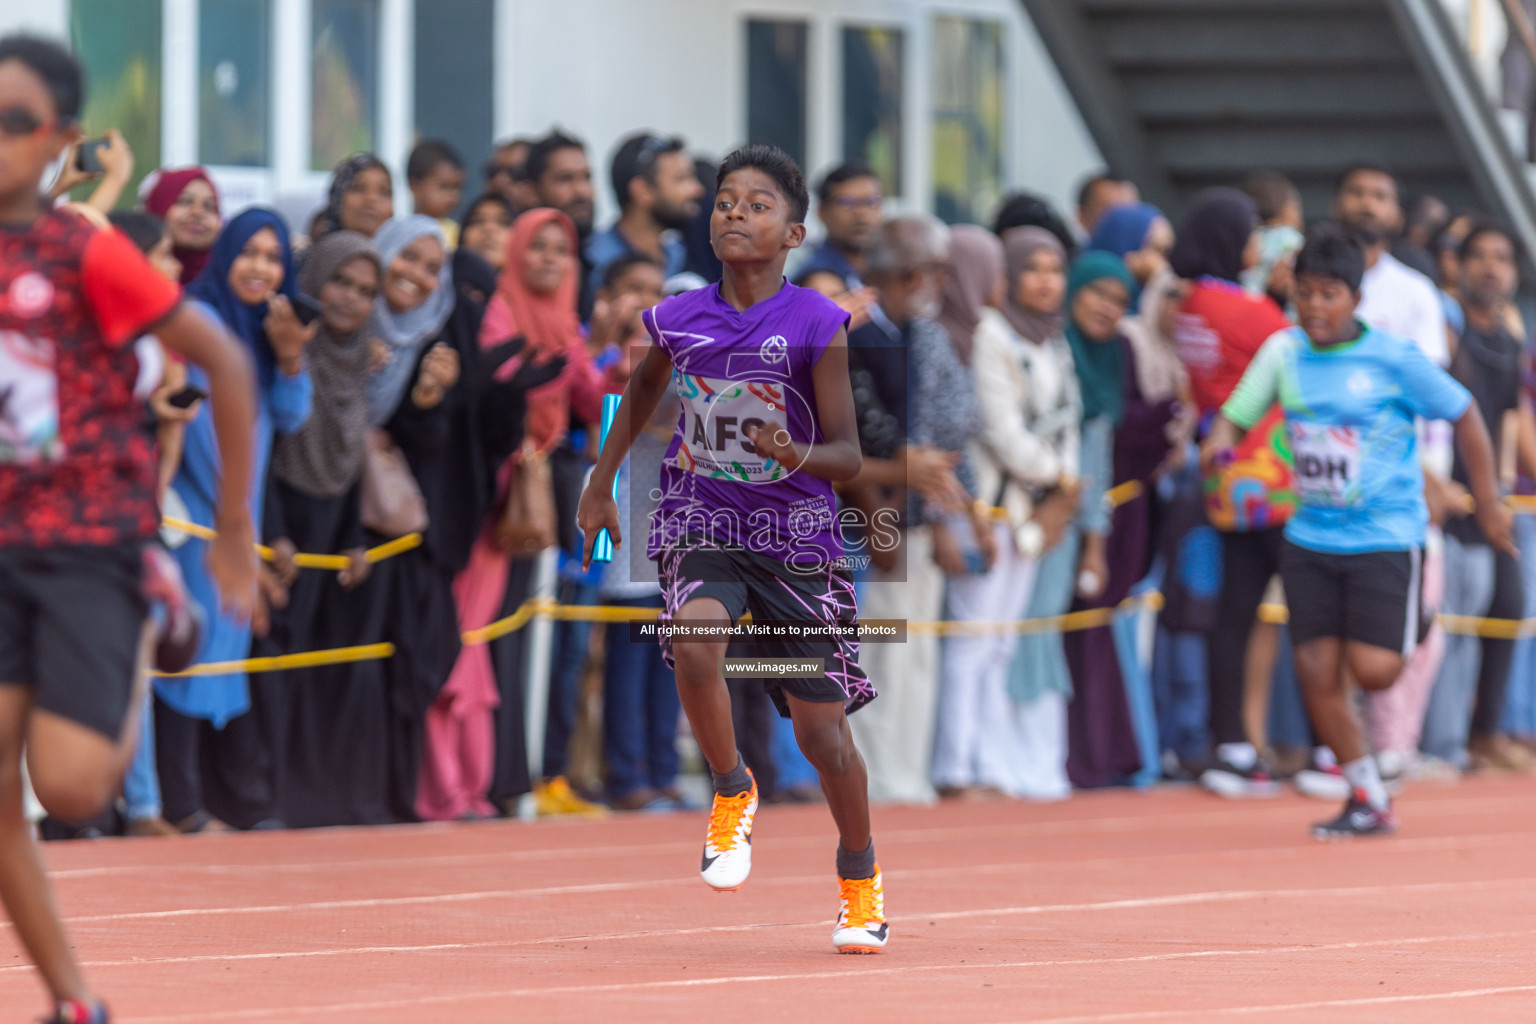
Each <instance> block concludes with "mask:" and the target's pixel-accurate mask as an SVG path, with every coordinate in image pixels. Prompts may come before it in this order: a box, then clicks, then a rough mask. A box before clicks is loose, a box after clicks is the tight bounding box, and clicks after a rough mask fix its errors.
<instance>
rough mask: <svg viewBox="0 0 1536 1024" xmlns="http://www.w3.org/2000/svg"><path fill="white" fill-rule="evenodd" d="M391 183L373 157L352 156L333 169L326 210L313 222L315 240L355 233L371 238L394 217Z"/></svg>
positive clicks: (388, 175) (385, 169) (387, 168)
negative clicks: (331, 234) (340, 232)
mask: <svg viewBox="0 0 1536 1024" xmlns="http://www.w3.org/2000/svg"><path fill="white" fill-rule="evenodd" d="M394 188H395V186H394V179H393V177H392V176H391V175H390V173H389V167H388V166H386V165H385V163H384V161H382V160H380V159H379V158H378V157H377V156H375V155H373V154H372V153H354V154H353V155H352V156H349V157H347V158H346V159H345V160H343V161H342V162H341V163H339V164H337V165H336V170H335V172H334V173H332V175H331V187H330V190H329V192H327V194H326V200H325V210H324V212H323V213H322V214H321V215H320V217H319V218H318V219H317V220H316V221H315V225H314V240H318V239H320V238H323V237H324V236H325V235H327V234H329V233H331V232H332V231H356V232H357V233H358V234H360V235H362V236H363V237H364V238H372V237H373V236H374V235H376V234H377V233H378V231H379V229H380V228H381V227H383V226H384V224H385V223H386V222H387V221H388V220H389V219H390V218H391V217H393V216H394V215H395V191H394Z"/></svg>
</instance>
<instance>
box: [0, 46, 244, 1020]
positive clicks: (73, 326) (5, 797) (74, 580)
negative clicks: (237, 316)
mask: <svg viewBox="0 0 1536 1024" xmlns="http://www.w3.org/2000/svg"><path fill="white" fill-rule="evenodd" d="M83 94H84V83H83V78H82V75H81V71H80V66H79V64H77V63H76V61H75V59H74V57H72V56H71V55H70V54H69V53H68V52H67V51H65V50H64V49H62V48H61V47H59V46H58V45H57V44H55V43H51V42H47V41H45V40H41V39H38V38H35V37H31V36H25V35H12V36H7V37H5V38H3V39H0V224H4V225H5V228H6V230H5V231H3V232H0V294H3V295H5V296H6V297H7V301H6V303H5V304H4V306H3V307H0V382H3V388H0V898H3V900H4V903H5V908H6V911H7V912H8V914H9V915H10V918H11V921H12V923H13V924H14V925H15V927H16V932H17V935H18V938H20V940H21V942H22V944H23V946H25V948H26V949H27V951H28V953H29V954H30V955H31V957H32V959H33V960H34V961H35V962H36V964H37V966H38V969H39V970H40V971H41V973H42V975H43V980H44V982H45V984H46V985H47V987H48V990H49V992H50V993H51V995H52V997H53V998H54V1000H55V1001H56V1007H55V1010H54V1015H53V1017H52V1018H50V1019H51V1020H53V1021H58V1022H61V1024H62V1022H67V1024H104V1022H106V1021H107V1019H108V1017H107V1011H106V1009H105V1007H104V1006H103V1005H102V1004H101V1003H100V1002H98V1001H97V1000H96V999H95V998H94V996H93V995H92V993H91V990H90V988H89V986H88V985H87V984H86V982H85V979H84V977H83V976H82V974H81V972H80V966H79V963H78V961H77V959H76V957H75V953H74V951H73V950H72V949H71V947H70V943H69V938H68V936H67V935H66V934H65V931H64V925H63V921H62V920H61V918H60V915H59V911H58V908H57V906H56V904H55V903H54V900H53V895H52V892H51V888H50V886H49V884H48V879H47V876H46V875H45V873H44V871H43V866H42V862H41V860H40V859H39V857H38V852H37V849H36V847H35V846H34V844H33V841H32V837H31V832H30V828H29V826H28V824H27V822H26V819H25V816H24V812H23V797H22V771H21V765H22V756H23V742H24V741H25V756H26V760H27V767H28V772H29V775H30V778H31V782H32V786H33V788H34V790H35V791H36V793H37V796H38V798H39V799H40V800H41V802H42V803H43V805H44V806H45V807H46V808H47V809H48V810H49V812H50V813H51V814H53V815H55V816H56V817H59V818H62V819H65V820H79V819H83V818H88V817H90V816H92V815H94V814H96V813H97V812H98V811H100V810H101V808H102V807H103V806H105V804H106V803H107V802H108V801H109V800H111V799H112V797H113V795H114V794H115V793H116V792H117V788H118V785H119V784H120V782H121V780H122V776H123V769H124V767H125V766H126V764H127V763H128V759H129V757H130V756H131V755H132V752H133V749H134V744H135V741H136V738H137V732H138V717H139V710H140V707H141V704H142V697H143V692H144V686H145V682H146V676H145V667H146V662H147V658H148V652H149V646H150V645H149V643H148V640H149V639H150V632H149V630H148V628H147V626H146V622H147V618H148V604H149V597H148V595H147V594H146V592H145V590H146V575H147V574H146V569H145V561H144V552H145V550H146V548H147V546H148V545H149V544H151V543H152V541H153V538H154V535H155V531H156V528H157V526H158V521H159V510H158V508H157V507H156V501H155V483H156V480H155V455H154V447H153V443H152V441H151V439H150V437H149V434H148V433H147V432H146V431H145V430H144V429H143V418H144V409H143V405H142V404H141V402H139V401H138V400H136V399H135V398H134V394H133V388H134V383H135V381H136V379H137V378H138V375H139V365H138V359H137V358H135V357H134V353H133V347H132V345H133V342H134V341H135V340H136V339H138V338H139V337H141V336H142V335H144V334H146V333H151V332H152V333H153V334H154V335H155V336H156V337H157V338H159V340H160V342H161V343H162V344H163V345H165V347H166V348H168V349H169V350H171V351H172V352H174V353H178V354H180V355H182V356H184V357H186V358H188V359H190V360H192V361H193V362H195V363H197V364H199V365H201V366H203V367H204V368H205V369H206V370H207V374H208V380H209V387H210V390H211V391H212V392H213V393H214V395H215V396H216V398H217V420H218V423H217V426H218V433H219V448H220V457H221V458H222V460H223V464H224V466H225V467H226V469H227V472H226V473H225V474H224V479H223V485H222V488H221V493H220V495H219V502H220V514H219V516H218V519H217V523H216V526H217V529H218V539H217V540H216V541H214V543H213V544H212V546H211V547H210V549H209V568H210V571H211V573H212V575H213V577H214V579H215V580H216V581H217V582H218V585H219V591H220V593H221V594H222V596H223V599H224V601H225V602H226V604H227V606H228V608H229V610H230V611H231V612H232V613H234V614H238V615H242V616H249V615H250V613H251V610H252V607H253V604H254V600H255V589H256V559H255V553H254V549H253V544H254V539H255V538H254V531H253V529H252V526H251V520H250V516H249V514H248V512H247V510H246V498H247V492H248V491H249V488H250V482H251V476H252V461H251V460H252V438H251V423H252V421H253V420H254V419H255V408H254V405H253V400H252V395H253V386H252V381H251V369H250V365H249V361H248V359H247V358H246V357H245V355H244V353H243V352H242V351H241V350H240V348H239V347H238V346H237V345H236V344H235V343H234V341H233V340H232V339H230V338H229V337H228V335H226V334H225V333H224V332H222V331H220V330H218V329H217V328H216V327H215V326H213V325H212V324H210V323H209V322H208V321H207V320H206V319H205V318H203V317H202V316H200V315H198V314H197V313H196V312H194V311H192V310H190V309H188V308H187V307H185V306H184V305H183V304H182V301H181V292H180V289H179V288H178V287H177V285H176V284H175V283H174V282H172V281H168V280H166V279H165V278H164V277H163V276H161V275H160V274H158V273H156V272H155V271H154V270H153V269H152V268H151V267H150V265H149V264H148V262H146V261H145V259H144V257H143V256H142V255H141V254H140V253H139V252H138V250H137V249H135V248H134V246H133V243H131V242H130V241H128V239H127V238H125V237H124V236H123V235H122V234H120V233H118V232H115V231H99V230H96V229H95V228H94V227H92V226H91V225H90V224H88V223H87V222H85V221H83V220H80V219H77V218H75V217H71V216H69V215H68V214H61V213H56V212H53V211H51V210H49V209H47V207H46V206H45V204H44V202H43V199H42V196H41V195H40V194H39V191H38V186H39V182H40V180H41V179H42V176H43V172H44V170H45V169H46V168H47V167H48V165H49V164H50V163H51V162H53V161H54V160H56V159H57V158H58V156H59V154H61V153H62V152H64V150H65V149H66V148H67V147H68V146H69V145H70V144H71V143H72V142H74V141H75V140H76V139H78V138H79V137H80V134H81V133H80V129H79V126H78V123H77V120H76V119H77V118H78V117H79V113H80V108H81V106H82V104H83V102H84V95H83Z"/></svg>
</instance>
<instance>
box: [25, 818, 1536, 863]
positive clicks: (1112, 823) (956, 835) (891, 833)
mask: <svg viewBox="0 0 1536 1024" xmlns="http://www.w3.org/2000/svg"><path fill="white" fill-rule="evenodd" d="M1505 803H1507V801H1501V806H1502V805H1503V804H1505ZM1254 817H1255V816H1253V815H1249V814H1245V813H1242V812H1237V811H1233V810H1231V809H1226V810H1223V811H1199V812H1192V813H1189V814H1170V815H1166V816H1163V817H1157V818H1141V817H1120V818H1099V819H1091V820H1089V821H1044V822H1005V823H1000V824H996V825H972V826H965V827H955V828H942V827H939V828H920V829H889V830H887V831H884V832H880V831H878V830H877V834H878V835H879V837H880V844H881V846H882V848H885V849H889V848H890V847H891V846H894V845H897V844H899V843H905V842H912V843H931V842H985V841H987V840H1004V839H1032V838H1041V839H1047V838H1052V837H1055V836H1087V835H1096V834H1115V833H1121V832H1130V831H1137V830H1139V829H1143V828H1148V827H1157V826H1166V830H1167V831H1176V832H1187V831H1188V830H1189V829H1191V828H1193V827H1198V826H1199V825H1201V824H1203V823H1205V822H1207V821H1208V822H1210V823H1211V824H1213V825H1219V826H1221V828H1222V831H1223V834H1230V833H1231V831H1232V830H1233V829H1241V828H1243V827H1245V826H1247V825H1251V824H1255V821H1253V820H1251V819H1252V818H1254ZM1268 817H1270V816H1269V815H1265V816H1264V819H1267V818H1268ZM759 820H761V819H759ZM1159 830H1160V831H1161V830H1163V829H1159ZM505 831H506V833H507V835H508V836H509V837H514V836H516V835H518V833H517V832H516V831H514V830H513V828H510V827H509V828H507V829H506V830H505ZM1020 833H1022V834H1020ZM1484 834H1486V835H1508V836H1533V835H1536V833H1533V832H1509V833H1484ZM1297 835H1298V839H1297V841H1296V843H1295V844H1294V847H1270V849H1284V848H1295V849H1316V848H1317V847H1316V844H1315V843H1314V842H1313V841H1312V840H1310V839H1309V838H1308V837H1306V836H1305V834H1304V831H1303V832H1298V833H1297ZM1462 838H1464V836H1462V835H1452V836H1424V837H1419V838H1412V837H1408V838H1400V839H1394V840H1393V841H1392V842H1391V843H1390V844H1385V843H1384V844H1382V849H1386V848H1387V847H1388V846H1391V847H1394V848H1397V847H1402V846H1403V845H1404V844H1407V843H1436V842H1455V841H1457V840H1459V839H1462ZM187 841H188V840H187V839H186V838H181V839H171V840H131V841H130V842H132V843H136V844H137V843H154V842H175V843H184V842H187ZM192 841H193V842H207V843H210V844H212V843H227V842H239V841H240V837H239V836H216V837H215V836H208V837H193V839H192ZM509 841H513V842H515V839H509ZM828 841H829V837H828V836H825V835H814V836H777V837H775V838H774V840H773V844H774V846H775V847H776V848H779V849H786V850H787V849H807V848H820V847H824V846H826V845H827V843H828ZM698 845H699V844H698V843H697V842H694V841H692V840H686V841H683V840H680V841H676V842H664V843H644V844H633V845H629V846H604V845H602V844H600V843H599V844H594V845H591V846H580V847H561V848H556V849H548V850H496V851H493V852H488V853H475V854H444V855H438V856H425V857H403V858H399V859H388V858H378V859H369V860H338V861H306V862H302V863H293V862H282V861H265V862H260V863H253V864H252V863H247V864H168V863H165V862H160V863H149V864H123V865H114V866H112V867H97V868H60V869H59V870H56V871H50V872H49V877H50V878H53V879H55V880H66V879H76V878H101V877H110V876H113V875H125V874H133V873H146V874H156V875H163V874H165V872H166V871H168V870H169V871H176V872H180V873H183V874H215V875H218V874H227V875H232V876H233V875H238V876H240V877H241V878H249V877H250V875H251V873H252V872H280V873H299V872H303V871H331V870H346V869H368V868H386V869H390V870H401V869H406V868H417V867H420V868H429V867H447V866H451V865H455V864H458V865H464V864H475V863H481V862H487V863H495V862H499V861H546V860H561V861H563V860H570V859H573V858H575V857H583V856H585V857H591V856H602V857H603V858H605V859H611V858H614V857H620V858H622V857H628V856H632V855H635V854H658V855H659V854H672V853H678V854H690V853H695V852H697V850H698ZM160 849H162V850H163V849H165V847H163V846H162V847H160ZM125 852H126V849H125ZM1181 855H1187V852H1186V853H1185V854H1181ZM1047 863H1048V862H1047Z"/></svg>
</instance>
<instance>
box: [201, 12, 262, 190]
mask: <svg viewBox="0 0 1536 1024" xmlns="http://www.w3.org/2000/svg"><path fill="white" fill-rule="evenodd" d="M197 41H198V50H197V103H198V106H197V147H198V159H199V160H200V161H201V162H203V163H205V164H217V165H219V166H221V167H266V166H267V165H268V164H269V163H271V136H272V132H271V102H272V79H271V67H272V2H271V0H202V2H201V3H200V4H199V9H198V17H197Z"/></svg>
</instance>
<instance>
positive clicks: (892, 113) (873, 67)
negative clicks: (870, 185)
mask: <svg viewBox="0 0 1536 1024" xmlns="http://www.w3.org/2000/svg"><path fill="white" fill-rule="evenodd" d="M901 90H902V31H901V30H900V29H895V28H879V27H874V26H860V27H854V28H845V29H843V159H844V160H854V161H859V162H861V163H865V164H868V165H869V166H870V167H872V168H874V171H875V173H876V174H878V175H879V176H880V180H881V182H882V183H883V184H884V185H885V190H886V194H887V195H893V196H899V195H901V108H902V103H901V98H902V97H901Z"/></svg>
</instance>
